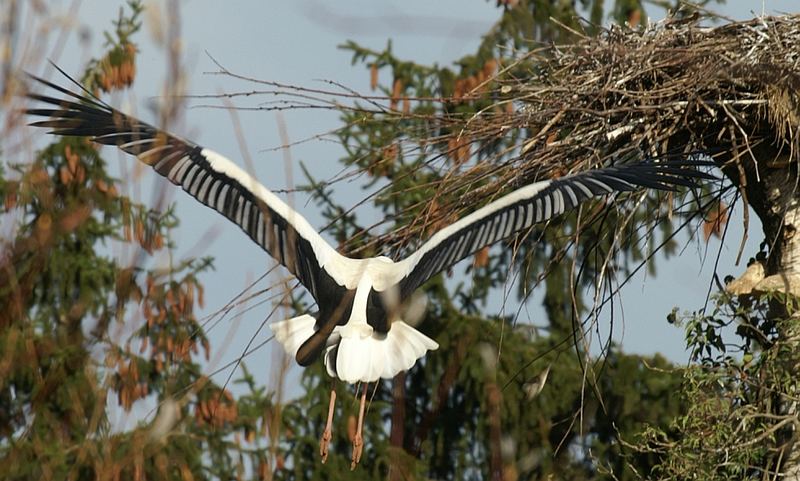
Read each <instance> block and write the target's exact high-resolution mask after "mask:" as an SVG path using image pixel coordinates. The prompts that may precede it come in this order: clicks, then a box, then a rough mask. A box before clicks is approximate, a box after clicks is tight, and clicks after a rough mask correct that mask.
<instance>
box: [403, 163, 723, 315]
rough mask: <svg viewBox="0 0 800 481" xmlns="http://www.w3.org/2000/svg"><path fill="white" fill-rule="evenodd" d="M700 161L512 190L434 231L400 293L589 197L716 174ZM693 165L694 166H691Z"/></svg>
mask: <svg viewBox="0 0 800 481" xmlns="http://www.w3.org/2000/svg"><path fill="white" fill-rule="evenodd" d="M699 165H709V163H708V162H700V161H690V160H687V161H672V162H646V163H640V164H633V165H627V166H621V167H607V168H602V169H595V170H590V171H587V172H582V173H579V174H575V175H571V176H567V177H562V178H559V179H553V180H546V181H542V182H536V183H534V184H531V185H528V186H525V187H522V188H520V189H518V190H515V191H514V192H511V193H510V194H507V195H505V196H503V197H501V198H499V199H497V200H496V201H494V202H492V203H490V204H488V205H486V206H484V207H483V208H481V209H478V210H477V211H475V212H473V213H471V214H469V215H468V216H466V217H464V218H463V219H460V220H459V221H458V222H456V223H454V224H452V225H450V226H448V227H446V228H444V229H442V230H441V231H439V232H437V233H436V234H434V235H433V237H431V238H430V239H429V240H428V241H427V242H425V244H423V245H422V247H420V248H419V249H418V250H417V251H416V252H414V253H413V254H412V255H410V256H409V257H407V258H406V259H404V260H402V261H400V262H399V263H398V275H399V276H400V277H401V278H400V279H397V280H395V281H396V282H399V287H400V296H401V298H402V299H405V298H407V297H408V296H410V295H411V294H412V293H413V292H414V291H415V290H416V289H417V288H418V287H419V286H421V285H422V284H423V283H425V281H427V280H428V279H430V278H431V277H433V276H434V275H436V274H437V273H439V272H441V271H443V270H445V269H447V268H449V267H450V266H452V265H453V264H455V263H456V262H458V261H460V260H461V259H463V258H465V257H467V256H469V255H471V254H474V253H475V252H477V251H479V250H480V249H482V248H484V247H486V246H489V245H492V244H493V243H495V242H497V241H499V240H502V239H505V238H508V237H510V236H512V235H514V234H516V233H518V232H521V231H524V230H525V229H528V228H529V227H531V226H532V225H534V224H536V223H539V222H544V221H547V220H549V219H552V218H553V217H556V216H558V215H560V214H562V213H564V212H566V211H568V210H570V209H572V208H574V207H576V206H577V205H578V204H580V203H581V202H583V201H585V200H586V199H589V198H592V197H596V196H600V195H603V194H610V193H613V192H626V191H633V190H637V189H639V188H641V187H646V188H651V189H659V190H675V187H676V186H694V185H695V184H694V182H693V181H692V179H713V178H714V177H713V176H711V175H709V174H706V173H705V172H701V171H698V170H696V169H694V168H693V167H697V166H699ZM687 167H689V168H687Z"/></svg>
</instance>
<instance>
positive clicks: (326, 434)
mask: <svg viewBox="0 0 800 481" xmlns="http://www.w3.org/2000/svg"><path fill="white" fill-rule="evenodd" d="M331 437H332V433H331V430H330V429H326V430H325V431H323V432H322V437H321V438H320V439H319V455H320V457H321V458H322V464H325V461H327V460H328V445H330V444H331Z"/></svg>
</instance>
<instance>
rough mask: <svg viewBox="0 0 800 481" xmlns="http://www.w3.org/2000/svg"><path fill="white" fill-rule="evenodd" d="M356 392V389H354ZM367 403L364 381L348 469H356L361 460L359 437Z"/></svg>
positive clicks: (360, 440)
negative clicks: (351, 459) (351, 456)
mask: <svg viewBox="0 0 800 481" xmlns="http://www.w3.org/2000/svg"><path fill="white" fill-rule="evenodd" d="M356 393H358V391H357V390H356ZM366 404H367V383H364V393H363V394H361V406H359V408H358V428H356V435H355V437H353V461H352V462H351V463H350V471H352V470H354V469H356V465H358V462H359V461H361V452H362V451H363V449H364V440H363V439H362V438H361V429H362V428H363V427H364V407H365V406H366Z"/></svg>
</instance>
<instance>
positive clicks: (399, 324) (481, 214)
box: [26, 72, 713, 462]
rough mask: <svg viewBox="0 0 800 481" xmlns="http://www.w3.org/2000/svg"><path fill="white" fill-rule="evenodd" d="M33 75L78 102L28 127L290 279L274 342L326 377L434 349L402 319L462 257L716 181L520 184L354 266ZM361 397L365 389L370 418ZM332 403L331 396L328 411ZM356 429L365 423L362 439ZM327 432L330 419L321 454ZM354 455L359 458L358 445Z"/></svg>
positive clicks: (242, 179) (359, 374) (226, 166)
mask: <svg viewBox="0 0 800 481" xmlns="http://www.w3.org/2000/svg"><path fill="white" fill-rule="evenodd" d="M62 73H63V72H62ZM65 75H66V74H65ZM31 77H32V78H33V79H35V80H36V81H38V82H40V83H42V84H44V85H46V86H48V87H50V88H53V89H55V90H57V91H59V92H62V93H63V94H66V95H68V96H69V97H72V98H73V99H74V100H65V99H57V98H54V97H50V96H45V95H39V94H35V93H29V94H28V97H29V98H31V99H33V100H36V101H40V102H44V103H45V104H49V107H48V108H45V109H28V110H27V111H26V112H27V113H28V114H29V115H35V116H43V117H46V118H47V119H46V120H42V121H37V122H34V123H32V124H31V125H34V126H37V127H47V128H50V129H52V130H51V133H53V134H57V135H69V136H85V137H89V138H91V139H92V140H93V141H95V142H98V143H101V144H107V145H114V146H117V147H118V148H120V149H122V150H123V151H125V152H127V153H129V154H131V155H134V156H136V157H138V158H139V159H140V160H141V161H143V162H144V163H146V164H147V165H150V166H152V167H153V168H154V169H155V170H156V172H158V173H159V174H161V175H162V176H164V177H166V178H167V179H168V180H169V181H170V182H172V183H173V184H176V185H179V186H181V187H182V188H183V190H185V191H186V192H187V193H189V195H191V196H192V197H194V198H195V199H197V200H198V201H200V202H201V203H203V204H204V205H206V206H208V207H210V208H212V209H214V210H216V211H217V212H219V213H220V214H222V215H224V216H225V217H226V218H228V219H229V220H230V221H232V222H234V223H235V224H236V225H238V226H239V227H240V228H241V229H242V230H244V232H245V233H246V234H247V235H248V236H249V237H250V238H251V239H252V240H253V241H254V242H255V243H256V244H258V245H259V246H260V247H261V248H262V249H264V250H265V251H266V252H267V253H268V254H269V255H270V256H272V257H273V258H274V259H275V260H277V261H278V262H280V263H281V264H282V265H283V266H284V267H285V268H286V269H287V270H288V271H289V272H290V273H291V274H292V275H294V276H295V277H296V278H297V279H298V280H299V281H300V283H301V284H302V285H303V286H304V287H305V288H306V289H307V290H308V291H309V293H310V294H311V296H312V297H313V298H314V300H315V301H316V303H317V307H318V312H316V313H314V314H304V315H301V316H299V317H295V318H292V319H288V320H284V321H281V322H276V323H273V324H272V329H273V331H274V332H275V337H276V339H277V340H278V341H279V342H280V343H281V344H282V345H283V347H284V348H285V350H286V351H287V352H288V353H289V354H291V355H292V356H294V357H295V359H296V360H297V362H298V364H300V365H302V366H308V365H309V364H311V363H312V362H314V361H315V360H316V359H317V358H318V357H319V356H320V354H323V351H324V362H325V366H326V367H327V370H328V372H329V373H330V374H331V375H332V376H335V377H338V378H339V379H341V380H343V381H347V382H349V383H356V382H359V381H362V382H364V383H369V382H374V381H377V380H378V379H379V378H387V379H388V378H392V377H394V376H395V375H396V374H397V373H399V372H401V371H405V370H407V369H410V368H411V367H412V366H413V365H414V363H415V362H416V361H417V359H420V358H421V357H423V356H424V355H425V353H426V352H427V351H429V350H434V349H437V348H438V344H437V343H436V342H435V341H434V340H432V339H431V338H429V337H428V336H426V335H425V334H422V333H421V332H419V331H418V330H417V329H415V328H414V327H412V326H410V325H409V324H407V323H406V322H404V320H403V319H402V318H401V317H400V316H401V314H402V313H403V312H404V309H405V308H406V306H407V304H408V303H409V301H410V299H411V297H412V294H413V293H414V291H416V289H417V288H418V287H420V286H421V285H422V284H424V283H425V282H426V281H427V280H428V279H430V278H431V277H433V276H435V275H436V274H438V273H439V272H442V271H443V270H446V269H448V268H450V267H451V266H453V265H454V264H456V263H457V262H458V261H460V260H461V259H464V258H465V257H467V256H469V255H471V254H474V253H475V252H477V251H478V250H480V249H482V248H484V247H486V246H489V245H492V244H494V243H495V242H497V241H500V240H502V239H506V238H508V237H511V236H513V235H515V234H517V233H520V232H522V231H525V230H526V229H528V228H530V227H531V226H533V225H534V224H536V223H539V222H544V221H547V220H548V219H551V218H553V217H555V216H558V215H560V214H562V213H564V212H565V211H567V210H570V209H572V208H574V207H575V206H577V205H578V204H580V203H581V202H582V201H584V200H586V199H589V198H592V197H596V196H600V195H604V194H609V193H614V192H625V191H633V190H636V189H639V188H642V187H646V188H654V189H661V190H674V188H675V186H693V185H695V183H694V182H693V180H692V179H706V178H713V177H712V176H710V175H709V174H706V173H703V172H700V171H697V170H695V169H692V168H686V167H694V166H697V165H706V164H707V163H704V162H698V161H692V160H686V161H674V162H644V163H639V164H632V165H624V166H619V167H606V168H601V169H595V170H589V171H586V172H581V173H578V174H574V175H569V176H565V177H561V178H558V179H551V180H545V181H541V182H536V183H533V184H530V185H527V186H525V187H522V188H520V189H517V190H515V191H513V192H511V193H509V194H507V195H505V196H503V197H501V198H499V199H497V200H495V201H493V202H491V203H489V204H487V205H485V206H483V207H482V208H480V209H478V210H476V211H474V212H472V213H471V214H469V215H467V216H466V217H464V218H462V219H460V220H459V221H457V222H455V223H453V224H452V225H449V226H447V227H445V228H444V229H442V230H440V231H439V232H437V233H436V234H435V235H433V236H432V237H431V238H430V239H429V240H428V241H427V242H425V243H424V244H422V245H421V246H420V247H419V249H417V250H416V251H415V252H414V253H413V254H411V255H410V256H408V257H406V258H405V259H402V260H397V261H395V260H393V259H390V258H388V257H383V256H379V257H372V258H368V259H353V258H350V257H346V256H343V255H341V254H340V253H338V252H337V251H336V249H334V248H333V247H332V246H331V245H330V244H328V243H327V242H326V241H325V240H324V239H323V238H322V237H321V236H320V234H319V233H318V232H317V231H316V230H315V229H314V228H313V227H311V225H310V224H309V223H308V221H306V219H305V218H303V216H302V215H300V214H299V213H297V212H296V211H294V210H293V209H292V208H290V207H289V206H288V205H287V204H286V203H285V202H283V201H282V200H281V199H280V198H278V197H277V196H275V194H273V193H272V192H270V191H269V190H268V189H267V188H266V187H264V186H263V185H262V184H261V183H260V182H259V181H258V180H256V179H254V178H253V177H251V176H250V175H248V174H247V173H246V172H245V171H244V170H242V169H241V168H240V167H238V166H237V165H236V164H234V163H233V162H231V161H230V160H228V159H227V158H225V157H223V156H222V155H220V154H218V153H216V152H214V151H212V150H210V149H207V148H204V147H201V146H199V145H196V144H195V143H193V142H191V141H188V140H185V139H182V138H180V137H178V136H176V135H173V134H170V133H168V132H164V131H162V130H159V129H157V128H155V127H153V126H152V125H150V124H147V123H145V122H142V121H140V120H138V119H136V118H133V117H131V116H128V115H125V114H123V113H121V112H120V111H118V110H116V109H114V108H113V107H111V106H110V105H108V104H107V103H105V102H103V101H102V100H100V99H99V98H97V97H96V96H94V95H93V94H91V93H90V92H88V91H84V94H78V93H74V92H71V91H69V90H67V89H65V88H62V87H60V86H58V85H55V84H53V83H51V82H48V81H46V80H43V79H40V78H38V77H35V76H31ZM75 100H77V101H75ZM365 396H366V385H365V386H364V394H363V395H362V414H363V401H364V398H365ZM333 402H334V399H333V397H332V399H331V409H330V412H331V413H332V408H333ZM359 418H361V416H360V417H359ZM360 428H361V419H359V429H358V432H359V435H358V436H357V438H358V441H359V442H360V431H361V429H360ZM326 437H327V438H328V439H330V416H329V420H328V426H327V428H326V431H325V434H324V435H323V444H324V446H322V447H321V452H322V453H323V458H324V456H325V453H326V452H327V448H326V446H327V442H326V439H325V438H326ZM356 449H358V450H359V456H360V446H357V447H356ZM354 462H357V457H356V455H355V453H354Z"/></svg>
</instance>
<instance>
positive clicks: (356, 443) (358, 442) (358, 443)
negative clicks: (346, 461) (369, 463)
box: [350, 433, 364, 471]
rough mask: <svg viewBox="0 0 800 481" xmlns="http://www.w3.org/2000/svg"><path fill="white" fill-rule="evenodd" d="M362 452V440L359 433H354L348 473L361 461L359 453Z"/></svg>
mask: <svg viewBox="0 0 800 481" xmlns="http://www.w3.org/2000/svg"><path fill="white" fill-rule="evenodd" d="M363 451H364V440H363V439H362V438H361V433H356V435H355V437H354V438H353V457H352V461H351V462H350V471H352V470H354V469H356V466H358V462H359V461H361V453H362V452H363Z"/></svg>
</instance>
